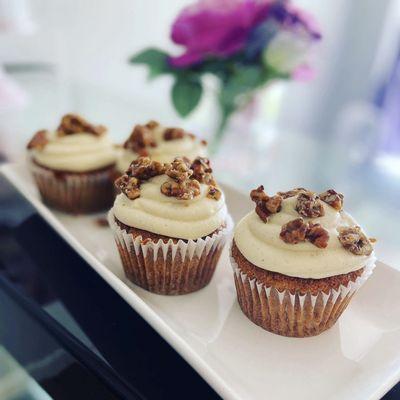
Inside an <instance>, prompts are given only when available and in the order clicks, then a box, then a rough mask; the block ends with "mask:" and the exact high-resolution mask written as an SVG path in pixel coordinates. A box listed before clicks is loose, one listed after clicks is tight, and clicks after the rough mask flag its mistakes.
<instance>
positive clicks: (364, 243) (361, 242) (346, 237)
mask: <svg viewBox="0 0 400 400" xmlns="http://www.w3.org/2000/svg"><path fill="white" fill-rule="evenodd" d="M339 241H340V243H341V244H342V246H343V247H344V248H345V249H346V250H348V251H350V252H351V253H353V254H356V255H359V256H369V255H370V254H371V253H372V251H373V248H372V245H371V242H370V241H369V240H368V238H367V237H366V236H365V234H364V233H363V232H362V230H361V228H360V227H359V226H353V227H347V228H341V229H339Z"/></svg>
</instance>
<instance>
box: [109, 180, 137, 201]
mask: <svg viewBox="0 0 400 400" xmlns="http://www.w3.org/2000/svg"><path fill="white" fill-rule="evenodd" d="M114 184H115V186H116V187H117V188H118V189H119V190H120V191H121V192H122V193H124V194H125V196H126V197H128V199H130V200H135V199H137V198H138V197H140V181H139V179H137V178H135V177H134V176H129V175H128V174H124V175H122V176H120V177H119V178H118V179H117V180H116V181H115V183H114Z"/></svg>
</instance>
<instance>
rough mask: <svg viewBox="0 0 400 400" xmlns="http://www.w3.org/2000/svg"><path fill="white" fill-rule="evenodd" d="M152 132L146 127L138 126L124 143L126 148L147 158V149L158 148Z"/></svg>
mask: <svg viewBox="0 0 400 400" xmlns="http://www.w3.org/2000/svg"><path fill="white" fill-rule="evenodd" d="M156 146H157V144H156V142H155V140H154V137H153V132H152V130H151V129H150V128H149V127H148V126H146V125H136V126H135V127H134V128H133V131H132V133H131V135H130V136H129V138H128V139H127V140H126V141H125V143H124V148H125V149H128V150H131V151H133V152H135V153H138V154H139V155H140V156H143V157H145V156H147V155H148V152H147V150H146V147H156Z"/></svg>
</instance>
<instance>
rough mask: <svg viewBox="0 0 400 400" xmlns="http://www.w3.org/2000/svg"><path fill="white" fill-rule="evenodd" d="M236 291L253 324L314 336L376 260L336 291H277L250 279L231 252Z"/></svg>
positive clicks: (327, 325)
mask: <svg viewBox="0 0 400 400" xmlns="http://www.w3.org/2000/svg"><path fill="white" fill-rule="evenodd" d="M230 258H231V263H232V268H233V272H234V279H235V285H236V291H237V298H238V302H239V305H240V308H241V309H242V311H243V313H244V314H245V315H246V316H247V318H249V319H250V320H251V321H252V322H254V323H255V324H256V325H258V326H260V327H261V328H264V329H265V330H267V331H269V332H272V333H276V334H278V335H282V336H291V337H307V336H316V335H319V334H320V333H322V332H323V331H325V330H327V329H328V328H330V327H331V326H333V325H334V324H335V322H336V321H337V319H338V318H339V317H340V315H341V314H342V312H343V311H344V310H345V308H346V307H347V305H348V304H349V302H350V300H351V298H352V297H353V295H354V294H355V293H356V292H357V290H358V289H359V288H360V287H361V286H362V285H363V283H364V282H365V281H366V280H367V279H368V277H369V276H370V275H371V274H372V271H373V269H374V267H375V262H371V263H370V264H368V265H366V266H365V267H364V272H363V273H362V275H360V276H359V277H358V278H357V279H356V280H355V281H354V282H349V283H348V285H346V286H344V285H341V286H340V287H339V288H338V290H335V289H331V290H330V291H329V292H328V293H325V292H323V291H320V292H319V293H317V294H312V293H311V292H309V293H304V294H300V293H295V294H292V293H290V291H289V290H285V291H283V292H279V291H278V290H277V289H276V288H274V287H273V286H271V287H267V286H266V285H264V284H262V283H260V282H257V280H256V279H255V278H254V279H250V278H249V277H248V276H247V274H246V273H244V272H243V271H242V270H241V269H240V267H239V266H238V264H237V263H236V261H235V260H234V258H233V257H232V255H231V252H230Z"/></svg>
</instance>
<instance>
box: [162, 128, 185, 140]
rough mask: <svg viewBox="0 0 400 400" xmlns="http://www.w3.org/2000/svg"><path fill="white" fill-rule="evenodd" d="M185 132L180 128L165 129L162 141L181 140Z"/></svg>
mask: <svg viewBox="0 0 400 400" xmlns="http://www.w3.org/2000/svg"><path fill="white" fill-rule="evenodd" d="M184 136H185V131H184V130H183V129H182V128H167V129H166V130H165V131H164V140H175V139H182V138H183V137H184Z"/></svg>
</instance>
